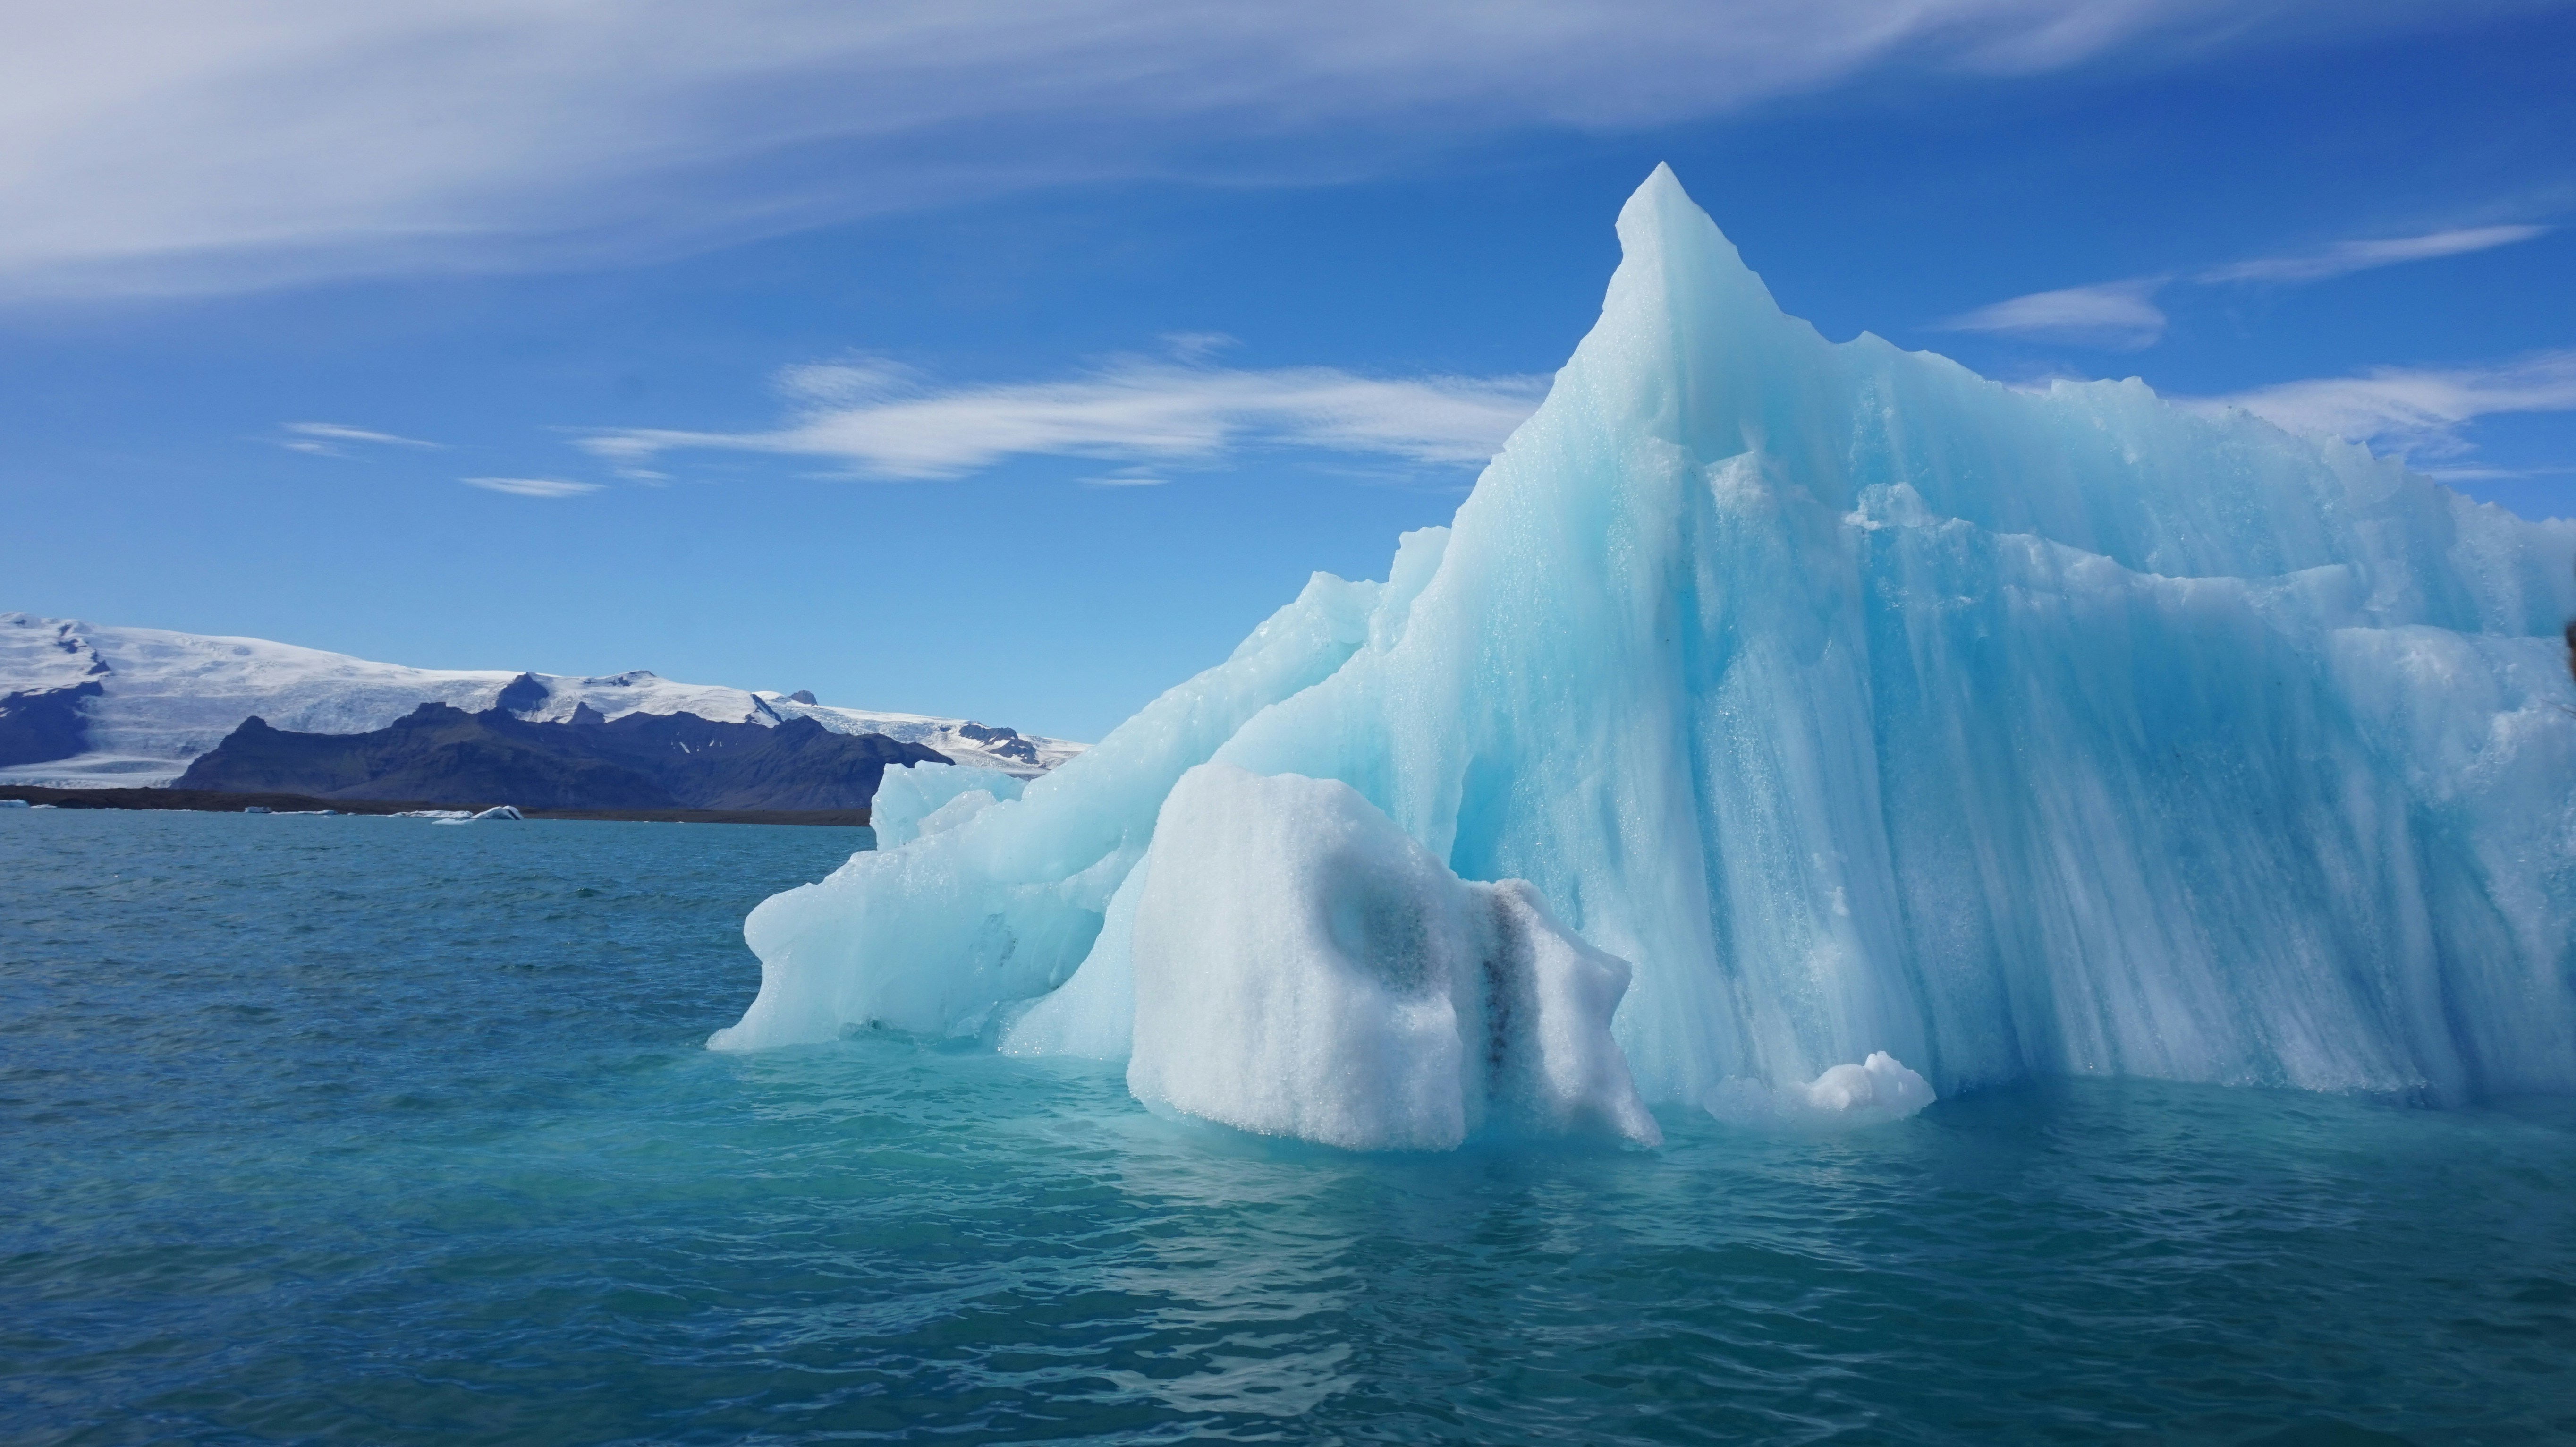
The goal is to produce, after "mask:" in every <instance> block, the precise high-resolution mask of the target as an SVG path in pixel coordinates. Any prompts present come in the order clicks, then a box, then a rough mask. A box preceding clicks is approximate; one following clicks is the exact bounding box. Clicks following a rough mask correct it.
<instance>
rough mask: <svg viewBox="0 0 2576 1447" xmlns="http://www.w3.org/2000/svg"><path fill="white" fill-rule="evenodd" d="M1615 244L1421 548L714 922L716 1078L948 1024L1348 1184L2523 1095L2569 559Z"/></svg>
mask: <svg viewBox="0 0 2576 1447" xmlns="http://www.w3.org/2000/svg"><path fill="white" fill-rule="evenodd" d="M1619 232H1620V240H1621V244H1622V248H1623V259H1622V261H1621V263H1620V266H1619V268H1618V271H1617V272H1616V274H1615V275H1614V276H1613V277H1612V279H1611V283H1610V287H1609V291H1608V295H1607V298H1606V299H1605V301H1604V304H1603V309H1602V315H1601V319H1600V322H1599V323H1598V324H1597V325H1596V326H1595V327H1594V328H1593V330H1592V331H1591V332H1590V333H1589V334H1588V335H1587V336H1586V337H1585V338H1584V339H1583V341H1582V343H1581V344H1580V345H1579V346H1578V347H1577V349H1576V351H1575V353H1574V356H1573V358H1572V360H1571V361H1569V362H1568V364H1567V365H1566V366H1565V368H1564V369H1563V370H1562V371H1561V372H1560V373H1559V374H1558V376H1557V379H1556V382H1555V385H1554V387H1553V389H1552V390H1551V392H1550V395H1549V397H1548V399H1547V400H1546V402H1545V403H1544V404H1543V405H1542V406H1541V407H1540V409H1539V410H1538V412H1537V413H1536V414H1535V415H1534V416H1533V417H1532V418H1531V419H1530V420H1529V421H1528V422H1527V423H1525V424H1524V425H1523V426H1522V427H1521V428H1520V430H1519V431H1518V432H1517V433H1515V434H1514V435H1513V437H1512V438H1511V440H1510V442H1509V443H1508V444H1507V445H1506V446H1505V448H1504V450H1503V452H1502V453H1501V454H1500V455H1499V456H1497V457H1496V458H1495V459H1494V461H1493V463H1492V464H1491V465H1490V466H1489V467H1488V468H1487V469H1486V471H1485V473H1484V474H1483V476H1482V477H1481V478H1480V479H1479V480H1478V483H1477V485H1476V488H1475V490H1474V492H1473V493H1472V494H1471V495H1470V496H1469V498H1468V499H1467V501H1466V502H1465V503H1464V504H1463V505H1462V506H1461V507H1460V508H1459V510H1458V513H1457V516H1456V518H1455V519H1454V521H1453V523H1452V525H1451V526H1450V527H1448V528H1445V529H1440V528H1434V529H1426V530H1423V531H1421V532H1417V533H1412V534H1408V535H1406V537H1405V538H1404V539H1403V540H1402V541H1401V544H1400V546H1399V548H1398V551H1397V554H1396V557H1395V560H1394V564H1393V567H1392V569H1391V570H1390V572H1389V574H1388V577H1387V580H1386V581H1385V582H1383V583H1373V582H1357V583H1354V582H1345V581H1343V580H1341V579H1337V578H1332V577H1329V576H1326V575H1320V574H1319V575H1317V577H1316V578H1315V579H1314V580H1313V581H1312V582H1311V583H1310V584H1309V585H1308V586H1307V588H1306V590H1305V591H1304V592H1303V593H1302V594H1301V595H1300V596H1299V597H1298V599H1297V600H1295V601H1294V602H1292V603H1291V604H1290V605H1289V606H1287V607H1286V608H1283V609H1282V610H1280V612H1279V613H1277V614H1276V615H1274V616H1273V617H1272V618H1271V619H1270V620H1268V621H1267V622H1265V623H1264V624H1263V625H1262V626H1261V627H1260V628H1259V629H1258V630H1256V631H1255V632H1254V634H1253V635H1252V637H1251V638H1249V639H1247V640H1246V641H1245V643H1244V644H1243V645H1242V646H1241V647H1240V648H1238V649H1237V650H1236V651H1235V653H1234V655H1233V656H1232V657H1230V658H1229V659H1227V660H1226V661H1225V662H1224V663H1222V664H1219V665H1218V666H1217V667H1215V668H1212V669H1210V670H1208V671H1207V672H1205V673H1203V674H1201V675H1199V676H1198V677H1197V678H1194V679H1191V680H1189V681H1188V682H1186V683H1183V684H1181V685H1180V686H1178V687H1176V688H1174V689H1173V690H1171V691H1170V692H1169V693H1167V694H1165V695H1164V696H1163V697H1162V698H1160V699H1158V700H1156V701H1155V702H1154V703H1152V704H1150V705H1148V706H1147V707H1146V708H1145V709H1144V710H1143V711H1142V712H1140V713H1139V714H1138V715H1137V716H1136V717H1135V718H1133V719H1131V720H1129V721H1128V722H1127V723H1126V724H1124V725H1122V726H1120V727H1119V728H1118V729H1117V730H1116V731H1114V732H1113V733H1111V735H1110V736H1109V737H1108V738H1107V739H1104V740H1103V741H1102V742H1101V743H1100V744H1099V745H1098V746H1096V747H1095V748H1093V749H1091V750H1090V751H1088V752H1086V753H1084V754H1083V755H1081V756H1080V757H1078V758H1076V759H1074V760H1072V761H1070V762H1068V763H1066V764H1064V765H1062V766H1061V767H1059V768H1058V769H1056V770H1055V771H1053V772H1052V773H1050V774H1048V775H1046V776H1044V777H1042V778H1039V779H1035V780H1031V781H1028V782H1027V783H1026V784H1025V786H1024V787H1021V788H1019V789H1018V791H1017V795H1016V797H1005V795H1007V794H1008V793H1009V792H1010V790H1009V789H1008V788H1007V787H1003V788H999V789H998V790H997V789H979V788H965V787H960V788H955V789H949V790H948V791H947V792H945V793H942V794H940V796H939V797H937V798H932V797H930V794H931V793H932V792H937V791H938V790H939V789H945V788H946V786H945V785H937V786H932V785H931V784H930V782H929V781H928V780H927V779H924V780H923V781H921V788H919V789H914V792H920V793H921V794H922V798H921V799H920V800H917V801H913V802H911V803H905V804H902V805H901V806H900V807H899V808H897V809H896V810H895V811H894V813H892V814H888V815H887V816H886V817H887V818H888V819H890V820H891V819H894V818H895V817H896V815H901V822H900V825H899V827H897V828H896V829H895V830H894V831H892V832H891V833H889V834H888V835H887V836H886V837H887V838H888V839H889V840H892V839H893V836H894V834H903V833H905V831H907V830H909V831H911V832H910V833H908V834H905V837H904V838H903V839H902V841H901V842H900V843H899V844H897V845H896V846H895V847H889V848H885V849H882V850H881V851H879V852H876V853H871V854H863V855H860V856H858V857H856V858H854V859H853V860H852V861H851V862H850V864H849V865H847V866H846V867H845V868H843V869H842V870H840V871H839V872H837V873H835V874H834V875H833V876H832V877H830V878H829V879H826V880H824V881H822V882H821V883H819V884H815V885H812V886H808V887H806V888H804V889H801V890H794V891H790V892H788V893H786V894H782V895H779V896H777V897H775V898H773V899H771V900H769V901H767V902H766V903H764V904H763V905H761V906H760V907H759V909H757V910H756V911H754V913H753V914H752V916H751V918H750V920H749V921H748V922H747V924H746V928H745V933H746V936H747V938H748V939H749V940H750V942H751V944H752V946H753V948H754V949H755V950H756V951H757V952H758V953H759V954H760V956H761V960H762V984H761V991H760V995H759V997H758V998H757V999H756V1000H755V1001H754V1003H753V1004H752V1006H751V1007H750V1009H749V1010H748V1011H747V1012H746V1013H745V1014H744V1016H743V1018H742V1020H741V1022H740V1023H738V1024H737V1025H735V1026H733V1027H731V1028H729V1029H727V1030H724V1031H720V1032H718V1033H717V1035H716V1036H715V1037H714V1039H713V1040H712V1041H711V1043H712V1044H714V1045H716V1046H718V1047H720V1048H733V1049H746V1048H758V1047H762V1046H768V1045H776V1044H785V1043H791V1042H797V1041H814V1040H826V1039H830V1038H832V1037H833V1036H834V1035H836V1034H837V1033H838V1032H840V1031H841V1030H842V1029H844V1028H847V1027H849V1026H852V1025H857V1024H863V1023H869V1022H875V1023H880V1024H884V1025H889V1026H894V1027H897V1028H901V1029H906V1030H913V1031H920V1032H927V1033H957V1032H967V1033H972V1032H975V1031H982V1032H984V1033H986V1034H988V1035H990V1036H991V1037H992V1038H993V1040H994V1041H995V1043H996V1044H997V1045H998V1046H999V1048H1001V1049H1004V1050H1006V1051H1011V1052H1016V1053H1029V1054H1037V1053H1064V1054H1075V1055H1087V1056H1095V1057H1099V1058H1103V1059H1109V1060H1123V1061H1125V1062H1126V1063H1127V1066H1128V1070H1129V1081H1130V1085H1131V1088H1132V1089H1134V1091H1135V1093H1136V1094H1138V1095H1139V1096H1140V1097H1141V1098H1144V1099H1147V1100H1149V1101H1152V1102H1157V1103H1159V1104H1161V1105H1164V1106H1168V1107H1169V1108H1173V1109H1179V1110H1184V1111H1188V1112H1191V1113H1194V1114H1199V1115H1204V1116H1207V1117H1209V1118H1211V1119H1217V1120H1223V1121H1227V1122H1228V1123H1230V1124H1235V1125H1238V1126H1241V1127H1243V1128H1246V1129H1252V1130H1264V1131H1274V1132H1280V1133H1285V1134H1293V1135H1300V1136H1305V1137H1309V1138H1312V1139H1317V1140H1325V1141H1330V1142H1332V1143H1335V1144H1342V1145H1352V1146H1369V1147H1398V1148H1438V1147H1442V1146H1447V1145H1454V1144H1456V1143H1458V1142H1459V1141H1461V1140H1464V1139H1468V1138H1471V1137H1474V1136H1476V1135H1479V1134H1564V1133H1575V1134H1585V1133H1589V1134H1597V1135H1601V1136H1604V1137H1606V1138H1614V1139H1622V1140H1628V1141H1645V1140H1649V1139H1652V1137H1653V1131H1654V1123H1653V1120H1652V1118H1651V1117H1650V1116H1648V1115H1647V1114H1646V1113H1645V1112H1644V1110H1643V1109H1642V1107H1641V1106H1639V1105H1638V1102H1640V1101H1643V1102H1655V1103H1671V1104H1674V1105H1682V1106H1699V1105H1707V1106H1709V1107H1710V1108H1711V1109H1714V1110H1717V1111H1718V1112H1719V1113H1720V1114H1721V1115H1726V1114H1728V1113H1729V1112H1730V1111H1732V1112H1734V1115H1733V1116H1732V1117H1731V1118H1739V1119H1744V1120H1754V1119H1756V1118H1761V1119H1772V1120H1783V1119H1790V1118H1792V1117H1794V1118H1797V1119H1801V1120H1808V1119H1815V1118H1829V1119H1833V1120H1840V1121H1845V1122H1853V1121H1864V1120H1875V1119H1884V1118H1887V1117H1888V1116H1889V1115H1891V1114H1902V1113H1904V1112H1905V1111H1908V1110H1911V1109H1919V1108H1920V1106H1921V1104H1922V1102H1923V1101H1924V1100H1927V1099H1929V1098H1930V1096H1931V1095H1932V1093H1933V1092H1934V1091H1936V1090H1937V1091H1938V1092H1939V1093H1942V1094H1948V1093H1952V1092H1955V1091H1957V1090H1960V1089H1964V1088H1969V1087H1973V1086H1976V1085H1980V1084H1988V1083H1996V1082H2003V1081H2009V1080H2014V1079H2018V1078H2022V1077H2026V1076H2031V1075H2044V1074H2068V1073H2104V1074H2131V1075H2149V1076H2157V1077H2163V1078H2168V1079H2180V1080H2196V1081H2211V1082H2221V1083H2264V1084H2277V1085H2290V1086H2300V1087H2307V1088H2316V1089H2345V1090H2385V1091H2405V1092H2411V1093H2415V1094H2418V1095H2422V1096H2426V1097H2429V1098H2432V1099H2436V1100H2447V1101H2457V1100H2465V1099H2470V1098H2473V1097H2477V1096H2480V1095H2486V1094H2495V1093H2504V1092H2515V1091H2557V1092H2563V1091H2567V1090H2570V1089H2576V718H2571V717H2570V716H2569V714H2568V712H2567V711H2566V710H2567V707H2568V706H2569V705H2570V704H2571V703H2576V690H2571V687H2570V683H2569V679H2568V675H2567V668H2566V657H2565V652H2564V648H2563V646H2562V645H2561V643H2560V642H2559V641H2558V632H2559V629H2560V626H2561V625H2562V624H2563V622H2564V620H2565V618H2566V617H2567V616H2568V614H2569V613H2570V612H2576V586H2571V583H2570V578H2569V562H2570V559H2571V556H2576V525H2571V524H2570V523H2567V522H2563V521H2556V522H2532V521H2526V520H2524V519H2520V518H2517V517H2514V516H2512V515H2511V514H2508V513H2505V512H2503V511H2501V510H2499V509H2496V508H2493V507H2487V506H2481V505H2478V504H2474V503H2471V502H2469V501H2467V500H2466V499H2463V498H2461V497H2459V496H2457V495H2456V494H2453V493H2450V492H2448V491H2446V490H2444V489H2442V488H2441V487H2439V486H2437V485H2435V484H2434V483H2432V482H2430V481H2429V480H2427V479H2425V478H2423V477H2421V476H2419V475H2416V474H2412V473H2409V472H2407V471H2406V470H2405V469H2404V468H2403V467H2402V466H2401V465H2399V464H2398V463H2396V462H2394V461H2390V460H2386V459H2380V458H2376V457H2373V456H2371V455H2370V454H2369V453H2368V452H2367V451H2365V450H2363V449H2360V448H2357V447H2352V446H2348V445H2345V444H2341V443H2336V442H2329V441H2319V440H2313V439H2306V438H2300V437H2294V436H2291V435H2289V434H2287V433H2284V432H2282V431H2280V430H2279V429H2277V428H2275V427H2273V426H2271V425H2270V424H2268V423H2265V422H2262V421H2260V420H2259V419H2256V418H2253V417H2251V416H2248V415H2245V414H2242V413H2231V414H2226V415H2206V414H2203V413H2200V412H2194V411H2189V410H2185V409H2182V408H2178V407H2175V406H2172V405H2170V404H2167V403H2166V402H2164V401H2162V400H2161V399H2159V398H2157V397H2156V396H2155V395H2154V394H2153V393H2152V392H2151V391H2149V390H2148V389H2147V388H2146V387H2145V386H2143V385H2141V384H2139V383H2136V382H2134V381H2131V382H2117V383H2064V382H2061V383H2058V384H2055V385H2053V386H2051V387H2049V388H2047V389H2045V390H2041V391H2020V390H2014V389H2011V388H2007V387H2004V386H2001V385H1999V384H1996V383H1993V382H1989V381H1987V380H1985V379H1982V378H1979V377H1977V376H1975V375H1974V374H1973V373H1970V372H1968V371H1967V370H1966V369H1964V368H1962V367H1959V366H1957V365H1956V364H1954V363H1952V362H1949V361H1947V360H1945V359H1943V358H1940V357H1936V356H1931V355H1927V354H1921V353H1908V352H1904V351H1901V350H1899V349H1897V348H1895V347H1893V346H1891V345H1889V344H1888V343H1886V342H1884V341H1881V340H1879V339H1878V338H1876V337H1873V336H1869V335H1866V334H1864V335H1863V336H1861V337H1859V338H1858V339H1856V340H1854V341H1851V342H1848V343H1843V344H1839V345H1837V344H1832V343H1828V342H1827V341H1825V340H1824V339H1823V338H1822V337H1820V336H1819V335H1817V334H1816V332H1815V331H1814V329H1813V328H1811V327H1809V326H1808V325H1807V324H1806V323H1804V322H1801V321H1798V320H1796V319H1794V318H1792V317H1789V316H1787V315H1785V314H1783V313H1782V312H1781V311H1780V310H1779V308H1778V307H1777V305H1776V304H1775V303H1774V302H1773V301H1772V299H1771V297H1770V294H1769V293H1768V291H1767V290H1766V289H1765V288H1764V287H1763V285H1762V283H1761V281H1760V279H1759V278H1758V277H1756V276H1755V275H1754V274H1753V272H1752V271H1751V270H1749V269H1748V268H1746V266H1745V265H1744V263H1743V262H1742V260H1741V259H1740V258H1739V257H1738V256H1737V254H1736V252H1735V249H1734V248H1733V247H1732V246H1731V245H1730V244H1729V243H1728V242H1727V241H1726V239H1725V238H1724V237H1723V236H1722V235H1721V234H1720V233H1719V232H1718V230H1717V228H1716V226H1715V225H1714V224H1713V223H1711V222H1710V220H1709V219H1708V217H1707V216H1706V215H1705V214H1704V213H1703V212H1701V211H1700V209H1699V208H1698V207H1697V206H1696V205H1694V204H1693V203H1692V202H1691V201H1690V199H1689V198H1688V197H1687V196H1685V195H1684V194H1683V192H1682V190H1681V187H1680V184H1679V182H1678V181H1677V180H1675V179H1674V178H1673V177H1672V175H1671V173H1670V172H1669V171H1665V170H1661V169H1659V170H1658V171H1657V172H1656V174H1655V175H1654V176H1653V177H1651V178H1650V179H1649V180H1648V181H1647V182H1646V184H1645V185H1644V186H1643V187H1641V188H1640V189H1639V190H1638V192H1637V194H1636V195H1635V196H1634V197H1632V198H1631V199H1630V201H1629V202H1628V204H1627V206H1626V208H1625V209H1624V210H1623V211H1622V213H1621V215H1620V218H1619ZM901 772H909V773H911V774H919V775H936V774H939V773H940V772H942V771H939V770H936V769H932V768H928V767H925V768H923V769H918V770H913V771H901ZM895 777H896V776H894V775H890V776H889V787H890V788H900V789H911V788H913V786H912V785H901V786H898V785H896V784H895V783H894V779H895ZM979 795H980V797H979ZM907 810H909V811H911V812H908V813H907V812H905V811H907ZM934 825H935V827H933V826H934ZM1623 974H1624V976H1625V977H1626V978H1625V989H1624V991H1622V990H1621V989H1618V988H1615V987H1614V986H1615V984H1616V982H1618V981H1619V979H1620V977H1621V976H1622V975H1623ZM1497 982H1499V983H1497ZM1551 991H1553V992H1554V993H1550V992H1551ZM1532 1001H1544V1002H1546V1003H1543V1004H1540V1005H1538V1006H1536V1007H1534V1008H1535V1013H1534V1014H1526V1013H1522V1009H1523V1004H1525V1003H1528V1002H1532ZM1498 1011H1499V1012H1500V1013H1499V1014H1498V1013H1497V1012H1498ZM1498 1020H1499V1021H1501V1022H1502V1023H1501V1024H1499V1025H1498V1024H1497V1021H1498ZM1534 1021H1537V1022H1543V1023H1533V1022H1534ZM1602 1022H1606V1028H1603V1023H1602ZM1524 1027H1526V1028H1524ZM1882 1061H1883V1062H1884V1065H1883V1066H1882ZM1898 1062H1903V1063H1902V1064H1901V1065H1900V1064H1898Z"/></svg>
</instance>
